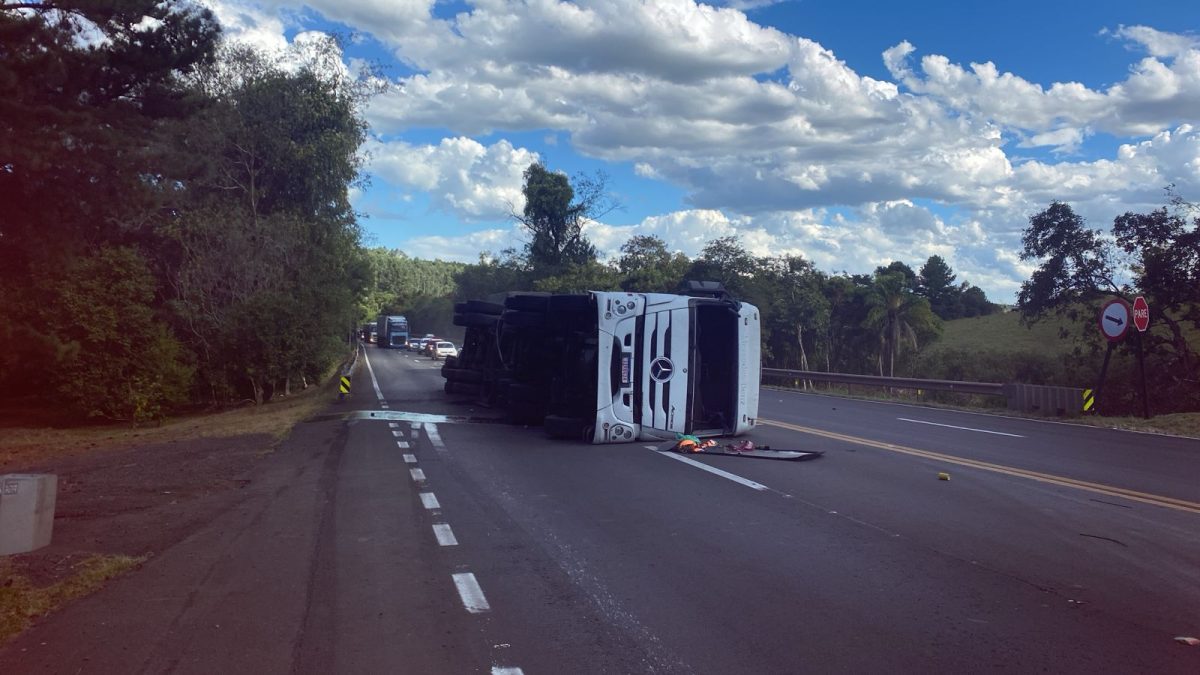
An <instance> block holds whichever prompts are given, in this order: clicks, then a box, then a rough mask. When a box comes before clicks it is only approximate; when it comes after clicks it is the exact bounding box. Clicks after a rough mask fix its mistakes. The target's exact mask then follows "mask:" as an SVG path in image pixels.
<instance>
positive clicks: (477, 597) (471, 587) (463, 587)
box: [452, 572, 492, 614]
mask: <svg viewBox="0 0 1200 675" xmlns="http://www.w3.org/2000/svg"><path fill="white" fill-rule="evenodd" d="M452 576H453V578H454V586H455V588H457V589H458V597H459V598H461V599H462V603H463V607H466V608H467V611H468V612H470V613H472V614H482V613H483V612H487V611H490V610H491V609H492V607H491V605H489V604H488V601H487V598H485V597H483V589H482V588H480V587H479V582H478V581H476V580H475V575H474V574H471V573H470V572H459V573H458V574H454V575H452Z"/></svg>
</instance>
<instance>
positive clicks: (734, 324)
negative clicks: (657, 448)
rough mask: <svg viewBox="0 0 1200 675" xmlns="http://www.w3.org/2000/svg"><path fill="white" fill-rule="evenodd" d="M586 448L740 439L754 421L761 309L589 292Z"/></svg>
mask: <svg viewBox="0 0 1200 675" xmlns="http://www.w3.org/2000/svg"><path fill="white" fill-rule="evenodd" d="M591 295H592V296H593V297H594V299H595V306H596V311H597V314H598V316H597V326H598V337H599V339H598V343H597V359H596V368H597V379H596V385H597V386H596V423H595V428H594V436H593V437H592V439H591V440H592V442H593V443H621V442H632V441H635V440H650V441H654V440H663V439H667V440H674V439H675V435H676V434H693V435H697V436H723V435H738V434H742V433H745V432H746V431H749V430H750V429H752V428H753V427H754V425H755V422H756V421H757V419H756V418H757V417H758V384H759V382H758V380H759V363H760V356H761V355H760V349H761V348H760V342H759V332H760V326H759V313H758V308H756V307H754V306H753V305H749V304H746V303H738V302H736V301H733V300H731V299H728V298H717V297H692V296H684V295H668V294H659V293H619V292H599V291H595V292H592V293H591Z"/></svg>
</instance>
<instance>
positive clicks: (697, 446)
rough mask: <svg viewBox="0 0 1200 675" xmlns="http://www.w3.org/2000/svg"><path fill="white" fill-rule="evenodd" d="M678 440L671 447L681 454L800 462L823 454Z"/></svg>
mask: <svg viewBox="0 0 1200 675" xmlns="http://www.w3.org/2000/svg"><path fill="white" fill-rule="evenodd" d="M677 437H678V440H677V441H675V445H673V446H672V447H671V449H672V450H674V451H675V452H681V453H683V454H685V455H686V454H703V455H728V456H731V457H751V458H756V459H783V460H789V461H794V462H795V461H801V460H806V459H816V458H818V457H820V456H821V455H824V454H825V453H824V452H823V451H820V450H772V449H771V446H769V445H764V446H761V447H759V446H756V445H754V442H753V441H749V440H743V441H739V442H738V443H731V444H729V445H726V446H725V447H723V448H722V447H720V446H719V445H717V442H716V441H714V440H712V439H711V438H709V439H704V440H701V439H699V438H697V437H696V436H691V435H687V434H677Z"/></svg>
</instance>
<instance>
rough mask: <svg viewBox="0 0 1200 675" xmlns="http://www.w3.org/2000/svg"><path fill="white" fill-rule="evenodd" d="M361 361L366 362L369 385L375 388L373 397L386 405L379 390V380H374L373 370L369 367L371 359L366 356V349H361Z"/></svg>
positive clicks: (381, 391)
mask: <svg viewBox="0 0 1200 675" xmlns="http://www.w3.org/2000/svg"><path fill="white" fill-rule="evenodd" d="M363 360H364V361H366V362H367V372H368V373H370V374H371V385H372V386H373V387H375V396H376V397H378V398H379V402H380V403H386V402H387V401H386V400H385V399H384V398H383V390H382V389H380V388H379V380H377V379H375V369H374V368H372V367H371V357H370V356H367V349H366V348H365V347H364V348H363Z"/></svg>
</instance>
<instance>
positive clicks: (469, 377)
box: [442, 366, 483, 384]
mask: <svg viewBox="0 0 1200 675" xmlns="http://www.w3.org/2000/svg"><path fill="white" fill-rule="evenodd" d="M442 377H444V378H446V381H448V382H467V383H470V384H479V383H480V382H483V373H481V372H479V371H478V370H471V369H469V368H451V367H449V366H442Z"/></svg>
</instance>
